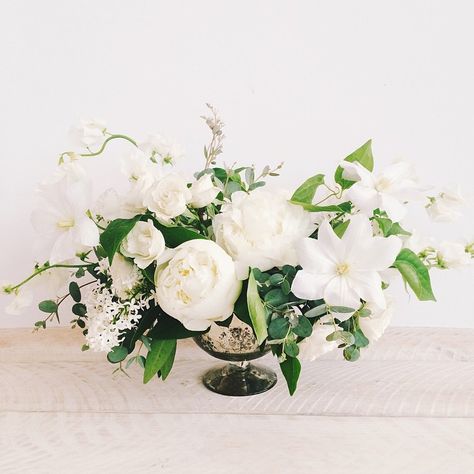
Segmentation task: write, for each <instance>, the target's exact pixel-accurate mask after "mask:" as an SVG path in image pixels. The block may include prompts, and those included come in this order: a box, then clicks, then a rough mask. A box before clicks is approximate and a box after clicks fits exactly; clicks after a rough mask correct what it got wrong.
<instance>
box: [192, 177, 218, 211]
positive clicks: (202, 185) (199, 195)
mask: <svg viewBox="0 0 474 474" xmlns="http://www.w3.org/2000/svg"><path fill="white" fill-rule="evenodd" d="M219 192H220V189H219V188H218V187H217V186H215V185H214V183H213V182H212V178H211V176H210V175H208V174H204V175H202V176H201V177H200V178H199V179H198V180H197V181H194V183H193V184H192V185H191V202H190V204H191V206H192V207H194V208H196V209H199V208H201V207H205V206H207V205H209V204H211V202H212V201H214V199H215V198H216V196H217V195H218V194H219Z"/></svg>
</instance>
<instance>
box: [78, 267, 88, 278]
mask: <svg viewBox="0 0 474 474" xmlns="http://www.w3.org/2000/svg"><path fill="white" fill-rule="evenodd" d="M85 274H86V271H85V269H84V267H81V268H79V270H77V272H76V278H82V277H83V276H84V275H85Z"/></svg>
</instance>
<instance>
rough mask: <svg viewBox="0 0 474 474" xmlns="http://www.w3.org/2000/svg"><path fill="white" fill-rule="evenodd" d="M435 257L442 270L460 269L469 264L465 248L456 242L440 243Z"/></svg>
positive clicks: (469, 257)
mask: <svg viewBox="0 0 474 474" xmlns="http://www.w3.org/2000/svg"><path fill="white" fill-rule="evenodd" d="M436 256H437V258H438V264H439V265H440V266H441V267H442V268H461V267H464V266H466V265H469V264H470V263H471V255H470V254H469V253H468V252H467V251H466V246H465V245H464V244H461V243H458V242H442V243H441V244H440V245H439V247H438V252H437V254H436Z"/></svg>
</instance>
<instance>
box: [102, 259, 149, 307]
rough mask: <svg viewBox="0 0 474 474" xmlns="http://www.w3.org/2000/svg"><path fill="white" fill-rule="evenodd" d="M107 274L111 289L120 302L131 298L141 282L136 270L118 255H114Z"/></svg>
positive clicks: (130, 263) (141, 278)
mask: <svg viewBox="0 0 474 474" xmlns="http://www.w3.org/2000/svg"><path fill="white" fill-rule="evenodd" d="M109 272H110V276H111V277H112V288H113V290H114V292H115V294H116V295H117V296H118V297H119V298H120V299H122V300H124V299H127V298H130V297H131V296H133V295H134V293H135V292H136V291H137V289H138V287H139V286H140V284H141V283H142V280H143V277H142V276H141V274H140V272H139V270H138V268H137V267H136V266H135V265H134V264H133V263H132V262H130V261H129V260H127V259H126V258H124V257H122V255H120V254H118V253H116V254H115V255H114V260H113V262H112V265H110V268H109Z"/></svg>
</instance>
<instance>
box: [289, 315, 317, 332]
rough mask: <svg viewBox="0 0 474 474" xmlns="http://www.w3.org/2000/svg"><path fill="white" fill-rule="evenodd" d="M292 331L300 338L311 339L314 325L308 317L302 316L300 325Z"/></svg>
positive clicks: (299, 320) (299, 319)
mask: <svg viewBox="0 0 474 474" xmlns="http://www.w3.org/2000/svg"><path fill="white" fill-rule="evenodd" d="M292 331H293V333H294V334H296V335H297V336H299V337H309V336H311V334H312V333H313V325H312V324H311V321H310V320H309V319H308V318H307V317H306V316H303V315H300V316H299V317H298V324H297V325H296V326H295V327H294V328H292Z"/></svg>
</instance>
